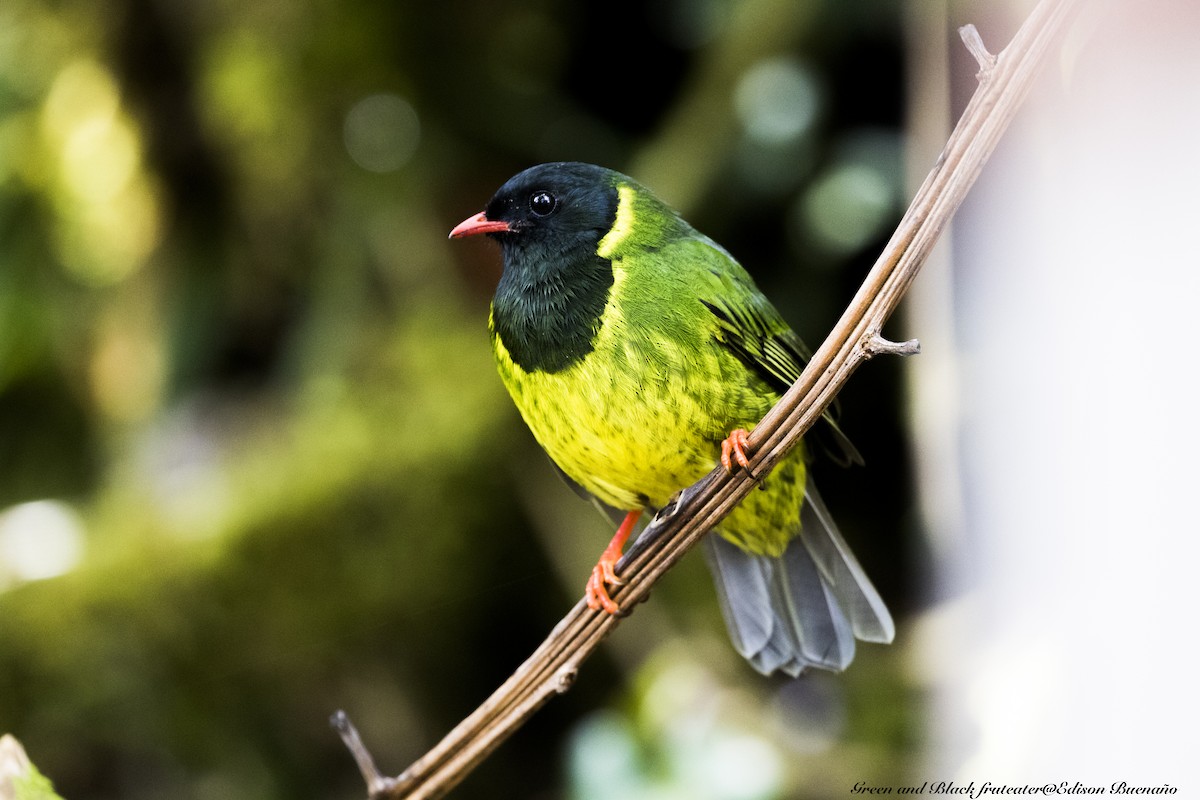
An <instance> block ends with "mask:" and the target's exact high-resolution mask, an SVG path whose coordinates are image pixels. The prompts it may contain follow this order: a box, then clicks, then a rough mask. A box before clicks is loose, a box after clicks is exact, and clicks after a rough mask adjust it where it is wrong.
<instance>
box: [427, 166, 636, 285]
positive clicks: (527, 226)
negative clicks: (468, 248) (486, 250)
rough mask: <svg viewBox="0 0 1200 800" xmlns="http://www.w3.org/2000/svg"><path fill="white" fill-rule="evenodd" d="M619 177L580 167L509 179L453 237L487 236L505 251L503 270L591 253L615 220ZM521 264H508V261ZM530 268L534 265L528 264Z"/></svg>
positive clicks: (551, 168) (533, 169)
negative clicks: (526, 263) (482, 208)
mask: <svg viewBox="0 0 1200 800" xmlns="http://www.w3.org/2000/svg"><path fill="white" fill-rule="evenodd" d="M621 177H622V176H621V175H620V174H618V173H616V172H613V171H612V170H608V169H604V168H603V167H597V166H593V165H592V164H581V163H577V162H558V163H554V164H540V165H538V166H536V167H530V168H529V169H527V170H525V171H524V172H520V173H517V174H516V175H514V176H513V177H512V178H510V179H509V180H508V181H507V182H506V183H505V184H504V185H503V186H501V187H500V189H499V191H497V192H496V194H495V195H494V196H493V197H492V199H491V200H490V201H489V202H488V204H487V209H486V210H485V211H484V212H483V213H482V214H477V215H476V216H474V217H471V218H470V219H468V220H466V221H464V222H463V223H462V224H461V225H459V226H458V227H456V228H455V229H454V230H453V231H451V232H450V236H451V237H452V238H458V237H461V236H470V235H473V234H479V233H486V234H489V235H490V236H492V237H494V238H495V239H497V240H498V241H499V242H500V244H501V246H502V247H503V249H504V255H505V268H506V269H507V268H509V267H517V268H520V267H523V266H526V265H525V264H522V263H519V262H522V261H526V260H528V261H532V262H541V261H547V260H549V261H555V262H561V261H562V260H563V259H564V258H566V259H570V258H571V257H578V256H579V255H581V254H583V253H586V254H589V255H590V254H592V253H595V251H596V246H597V245H598V244H599V242H600V240H601V239H602V238H604V235H605V234H607V233H608V231H609V230H610V229H611V228H612V226H613V223H614V222H615V221H616V217H617V202H618V198H617V183H618V181H619V180H620V179H621ZM514 258H515V260H516V261H517V262H518V263H514V264H510V263H509V262H510V260H514ZM528 266H534V265H533V264H530V265H528Z"/></svg>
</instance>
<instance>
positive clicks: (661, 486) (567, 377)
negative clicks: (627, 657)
mask: <svg viewBox="0 0 1200 800" xmlns="http://www.w3.org/2000/svg"><path fill="white" fill-rule="evenodd" d="M476 235H486V236H487V237H489V238H491V239H494V240H495V241H496V242H498V243H499V246H500V252H501V256H502V260H503V269H502V272H501V275H500V279H499V281H498V283H497V286H496V291H495V295H494V297H493V298H492V302H491V309H490V315H489V319H488V330H489V332H490V337H491V344H492V350H493V353H494V355H495V361H496V365H497V369H498V371H499V373H500V377H501V380H502V382H503V383H504V386H505V387H506V388H507V389H508V392H509V394H510V395H511V397H512V400H513V401H514V403H515V404H516V406H517V409H518V410H519V412H520V414H521V416H522V417H523V419H524V421H525V423H526V424H527V425H528V427H529V429H530V430H531V431H532V433H533V436H534V438H535V439H536V440H537V441H538V443H539V444H540V445H541V447H542V448H543V449H544V450H545V451H546V453H547V454H548V455H549V456H550V459H551V460H552V461H553V462H554V464H555V465H556V466H557V468H558V470H559V471H560V472H561V473H562V474H563V475H565V477H566V478H568V479H569V481H570V482H572V483H573V484H575V485H576V486H577V487H579V488H580V489H581V490H582V492H583V493H586V495H589V496H590V497H592V498H593V499H595V500H598V501H599V502H600V503H601V504H603V505H604V506H607V507H609V508H611V509H616V510H618V511H620V512H624V514H625V515H624V518H623V520H622V521H621V523H620V525H619V527H618V528H617V531H616V533H615V535H614V536H613V538H612V541H611V542H610V543H609V545H608V547H606V548H605V549H604V551H603V552H602V554H601V556H600V558H599V560H598V561H597V564H596V566H595V568H594V569H593V570H592V574H591V576H590V577H589V579H588V581H587V585H586V599H587V604H588V606H589V607H590V608H592V609H594V610H595V609H599V610H601V611H603V612H606V613H610V614H616V613H618V612H619V610H620V607H619V605H618V604H617V603H616V602H615V601H614V600H613V599H612V597H611V596H610V592H609V587H610V586H617V585H620V584H621V580H620V578H619V576H618V575H617V574H616V564H617V561H618V560H619V558H620V557H621V554H622V550H623V547H624V545H625V542H626V540H627V539H628V538H629V536H630V535H631V534H632V532H633V531H634V530H635V528H636V525H637V522H638V520H639V519H640V517H641V516H642V514H643V513H645V512H651V513H654V512H655V511H657V510H661V509H663V508H664V507H667V505H668V504H669V503H670V502H671V500H672V498H673V497H675V496H676V495H677V494H678V493H679V492H680V491H681V490H682V489H684V488H685V487H687V486H690V485H691V484H693V483H694V482H696V481H697V480H699V479H700V478H701V477H703V476H704V475H706V474H707V473H709V472H711V471H712V470H713V469H715V468H716V467H717V465H718V464H720V465H721V466H722V467H723V468H724V469H726V470H728V471H730V472H734V471H736V470H739V469H744V470H749V455H748V452H747V450H748V448H747V436H748V432H749V431H751V430H753V428H754V426H755V424H756V423H757V422H758V421H759V420H760V419H761V418H762V417H763V415H764V414H765V413H766V412H767V411H768V409H770V408H771V406H772V405H774V404H775V402H776V401H777V400H778V399H779V397H780V396H781V394H782V393H783V392H784V391H786V390H787V388H788V387H789V386H790V385H791V384H792V383H793V382H795V380H796V379H797V378H798V377H799V375H800V372H801V370H802V369H803V367H804V365H805V364H806V363H807V361H808V359H809V357H810V355H811V354H810V351H809V350H808V349H807V348H806V347H805V345H804V343H803V342H802V341H801V340H800V338H799V336H798V335H797V334H796V333H795V332H794V331H793V330H792V329H791V328H790V327H789V326H788V324H787V323H786V322H785V321H784V319H783V317H782V316H781V315H780V313H779V312H778V311H777V310H776V308H775V307H774V306H773V305H772V304H771V302H770V301H769V300H768V299H767V298H766V297H765V296H764V295H763V293H762V292H761V291H759V289H758V287H757V286H756V285H755V283H754V281H753V279H752V278H751V277H750V275H749V273H748V272H747V271H746V270H745V269H744V268H743V267H742V266H741V265H740V264H739V263H738V261H737V260H736V259H735V258H734V257H733V256H732V255H730V253H729V252H728V251H727V250H725V249H724V248H723V247H721V246H720V245H718V244H717V243H716V242H714V241H713V240H712V239H710V238H708V237H707V236H705V235H703V234H702V233H700V232H698V231H697V230H696V229H695V228H693V227H692V226H691V225H690V224H688V223H687V222H686V221H685V220H684V219H683V218H682V217H681V216H680V215H679V214H678V213H677V212H676V211H674V210H673V209H672V208H671V207H670V206H668V205H667V204H666V203H664V202H662V201H661V200H659V199H658V198H657V197H656V196H655V195H654V194H653V193H652V192H651V191H650V190H649V189H647V188H645V187H644V186H642V185H641V184H639V183H638V182H636V181H635V180H634V179H632V178H630V177H628V176H627V175H624V174H622V173H620V172H617V171H614V170H610V169H607V168H604V167H600V166H595V165H592V164H585V163H580V162H554V163H547V164H540V165H537V166H533V167H530V168H528V169H526V170H524V171H522V172H520V173H518V174H516V175H514V176H513V177H512V178H510V179H509V180H508V181H507V182H505V183H504V184H503V185H502V186H501V187H500V188H499V189H498V190H497V191H496V193H495V195H494V196H493V197H492V198H491V200H490V201H488V203H487V205H486V207H485V209H484V210H483V211H482V212H480V213H478V214H475V215H474V216H471V217H470V218H468V219H466V220H464V221H463V222H461V223H460V224H459V225H457V226H455V227H454V228H453V230H451V232H450V238H452V239H460V238H463V237H468V236H476ZM818 438H819V439H821V440H822V441H823V442H824V443H825V445H824V446H825V449H826V450H827V451H829V453H830V454H831V455H833V456H834V460H835V461H839V462H841V463H844V464H848V463H854V462H860V461H861V456H860V455H859V454H858V451H857V450H856V449H855V448H854V446H853V444H851V443H850V442H849V440H848V439H847V438H846V436H845V434H844V433H843V432H842V431H841V429H840V428H839V427H838V425H837V423H836V422H835V421H834V420H833V418H832V415H830V414H828V413H827V414H826V415H825V416H824V417H823V419H822V421H821V423H820V430H817V429H814V430H813V431H810V432H809V433H808V434H807V435H806V437H805V439H804V440H802V441H801V442H800V444H798V445H797V446H796V447H794V448H793V449H792V450H791V451H790V452H789V453H788V454H787V456H785V457H784V458H783V459H782V460H781V461H780V462H779V463H778V464H777V465H776V466H775V467H774V469H773V470H772V471H771V472H770V474H768V475H766V476H765V477H763V478H762V480H761V482H760V484H759V487H758V489H760V491H753V492H751V493H750V494H749V495H748V496H746V498H745V499H744V500H743V501H742V502H741V504H740V505H738V506H737V507H735V508H734V509H733V511H732V512H730V514H729V515H728V516H727V517H726V518H725V519H724V520H722V521H721V522H720V523H719V525H718V526H717V527H716V528H715V529H714V531H712V532H710V533H709V534H706V535H705V536H704V537H703V539H702V542H703V545H702V547H703V550H704V554H705V560H706V561H707V563H708V565H709V567H710V570H711V572H712V575H713V579H714V584H715V586H716V590H717V596H718V601H719V605H720V608H721V612H722V616H723V617H724V620H725V623H726V627H727V629H728V631H729V634H730V639H731V641H732V643H733V645H734V648H735V649H736V650H737V651H738V652H739V653H740V654H741V655H742V656H743V657H744V658H746V659H747V660H748V661H749V663H750V665H751V666H752V667H753V668H754V669H755V670H757V671H758V672H759V673H761V674H763V675H771V674H774V673H776V672H782V673H784V674H786V675H789V676H792V677H795V676H798V675H800V674H801V673H802V672H803V671H804V670H805V669H807V668H809V667H814V668H820V669H826V670H832V671H841V670H843V669H845V668H846V667H847V666H848V665H849V664H850V662H851V660H852V659H853V657H854V653H855V640H856V639H857V640H862V641H868V642H880V643H888V642H891V641H892V638H893V636H894V635H895V626H894V623H893V621H892V618H891V615H890V614H889V612H888V609H887V607H886V605H885V604H884V602H883V600H882V599H881V597H880V595H879V593H878V592H877V591H876V589H875V587H874V586H873V585H872V584H871V581H870V579H869V578H868V577H867V575H866V573H865V572H864V570H863V568H862V567H861V566H860V565H859V563H858V561H857V560H856V559H855V557H854V555H853V554H852V553H851V551H850V548H849V547H848V546H847V544H846V542H845V540H844V539H843V537H842V535H841V533H840V532H839V531H838V528H837V526H836V525H835V523H834V521H833V518H832V517H831V516H830V514H829V511H828V510H827V508H826V507H825V505H824V503H823V502H822V501H821V498H820V495H819V494H817V491H816V487H815V485H814V483H813V480H812V476H811V474H810V470H809V460H810V455H811V453H812V452H813V450H814V449H815V448H811V447H809V440H814V441H815V440H816V439H818Z"/></svg>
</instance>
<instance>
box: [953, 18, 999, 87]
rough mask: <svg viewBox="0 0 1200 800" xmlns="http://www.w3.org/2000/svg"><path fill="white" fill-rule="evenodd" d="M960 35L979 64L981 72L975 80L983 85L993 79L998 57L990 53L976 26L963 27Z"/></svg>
mask: <svg viewBox="0 0 1200 800" xmlns="http://www.w3.org/2000/svg"><path fill="white" fill-rule="evenodd" d="M958 35H959V36H961V37H962V40H963V44H965V45H966V46H967V50H968V51H969V52H970V53H971V55H973V56H974V57H975V61H976V62H977V63H978V64H979V72H976V73H975V78H976V80H978V81H979V82H980V83H983V82H984V81H986V80H987V79H988V78H989V77H991V74H992V70H993V69H994V68H995V66H996V57H995V56H994V55H992V54H991V53H989V52H988V49H987V47H986V46H985V45H984V43H983V37H982V36H980V35H979V29H978V28H976V27H975V26H974V25H971V24H967V25H963V26H962V27H961V28H959V29H958Z"/></svg>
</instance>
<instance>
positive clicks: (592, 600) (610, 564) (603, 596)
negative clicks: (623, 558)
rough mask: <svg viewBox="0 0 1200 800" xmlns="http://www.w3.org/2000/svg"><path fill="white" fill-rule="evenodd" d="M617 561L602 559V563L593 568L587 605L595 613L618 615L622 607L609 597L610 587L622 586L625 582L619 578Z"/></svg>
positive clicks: (588, 586)
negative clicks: (616, 569) (601, 610)
mask: <svg viewBox="0 0 1200 800" xmlns="http://www.w3.org/2000/svg"><path fill="white" fill-rule="evenodd" d="M615 567H616V561H612V560H609V559H603V558H602V559H600V562H599V563H597V564H596V566H595V567H593V568H592V575H591V577H590V578H588V582H587V592H586V595H585V596H586V598H587V605H588V608H590V609H592V610H593V611H599V610H600V609H604V611H606V612H608V613H609V614H614V615H615V614H617V613H618V612H619V611H620V610H621V607H620V606H619V605H617V603H616V601H615V600H613V599H612V598H611V597H609V595H608V588H607V587H608V585H609V584H611V585H613V586H621V585H623V584H624V583H625V581H623V580H621V579H620V578H618V577H617V574H616V571H615Z"/></svg>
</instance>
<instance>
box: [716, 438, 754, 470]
mask: <svg viewBox="0 0 1200 800" xmlns="http://www.w3.org/2000/svg"><path fill="white" fill-rule="evenodd" d="M749 436H750V432H749V431H747V430H746V429H745V428H737V429H735V430H733V431H730V433H729V438H727V439H726V440H725V441H723V442H721V466H722V467H724V468H725V471H726V472H728V473H731V474H732V473H733V462H735V461H736V462H737V463H738V466H740V467H741V468H742V469H744V470H746V472H750V457H749V456H747V455H746V439H747V437H749ZM751 476H752V477H753V473H751Z"/></svg>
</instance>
